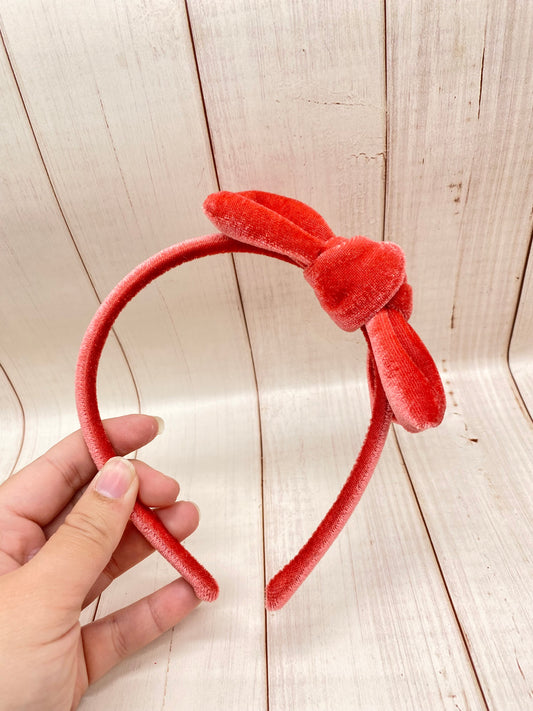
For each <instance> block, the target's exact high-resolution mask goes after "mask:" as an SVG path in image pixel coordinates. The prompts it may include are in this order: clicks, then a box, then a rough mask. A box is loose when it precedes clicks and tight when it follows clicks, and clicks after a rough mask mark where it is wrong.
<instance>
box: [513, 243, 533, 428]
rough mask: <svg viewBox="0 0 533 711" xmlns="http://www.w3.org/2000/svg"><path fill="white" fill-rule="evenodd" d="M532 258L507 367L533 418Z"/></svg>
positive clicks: (525, 273) (525, 278)
mask: <svg viewBox="0 0 533 711" xmlns="http://www.w3.org/2000/svg"><path fill="white" fill-rule="evenodd" d="M532 334H533V258H532V257H531V252H530V255H529V262H528V267H527V269H526V270H525V272H524V280H523V287H522V291H521V296H520V304H519V308H518V312H517V315H516V322H515V324H514V329H513V337H512V340H511V345H510V347H509V365H510V368H511V372H512V374H513V378H514V380H515V382H516V384H517V386H518V389H519V391H520V395H521V397H522V398H523V400H524V402H525V404H526V407H527V409H528V411H529V414H530V415H531V416H533V367H532V358H533V335H532Z"/></svg>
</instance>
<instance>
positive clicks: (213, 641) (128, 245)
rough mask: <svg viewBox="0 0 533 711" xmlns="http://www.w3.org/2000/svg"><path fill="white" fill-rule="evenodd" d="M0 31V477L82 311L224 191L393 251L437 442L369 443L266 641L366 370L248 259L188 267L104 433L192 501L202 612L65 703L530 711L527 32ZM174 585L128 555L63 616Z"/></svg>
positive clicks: (477, 4)
mask: <svg viewBox="0 0 533 711" xmlns="http://www.w3.org/2000/svg"><path fill="white" fill-rule="evenodd" d="M0 30H1V33H2V40H3V44H2V45H1V46H0V96H1V100H0V127H1V130H0V177H1V179H0V322H1V324H2V331H1V335H0V426H1V432H2V437H1V438H0V477H1V478H5V477H7V476H9V474H10V473H11V472H12V471H13V470H14V469H16V468H18V467H20V466H22V465H23V464H25V463H26V462H28V461H30V460H31V459H33V458H34V457H35V456H36V455H37V454H39V453H41V452H42V451H43V450H44V449H45V448H46V447H48V446H50V445H51V444H53V443H54V442H55V441H56V440H57V439H58V438H59V437H61V436H63V435H64V434H66V433H68V432H69V431H71V430H72V429H74V428H76V426H77V424H76V415H75V408H74V402H73V373H74V367H75V361H76V355H77V349H78V347H79V342H80V340H81V337H82V335H83V332H84V330H85V327H86V325H87V323H88V321H89V320H90V318H91V316H92V314H93V313H94V310H95V309H96V307H97V304H98V301H99V300H100V299H102V298H103V297H104V296H105V295H106V294H107V293H108V291H109V290H110V289H111V288H112V287H113V286H114V284H115V283H116V282H117V281H118V280H119V279H120V278H121V277H122V276H123V275H124V274H125V273H126V272H127V271H129V270H130V269H131V268H132V267H133V266H135V265H136V264H137V263H138V262H140V261H142V260H143V259H144V258H146V257H147V256H149V255H151V254H152V253H154V252H155V251H157V250H158V249H160V248H162V247H164V246H166V245H168V244H172V243H174V242H176V241H181V240H184V239H187V238H189V237H192V236H195V235H199V234H204V233H206V232H210V231H212V228H211V227H210V225H209V223H208V221H207V220H206V219H205V218H204V217H203V215H202V212H201V203H202V201H203V199H204V198H205V196H206V195H207V194H209V193H210V192H213V191H216V190H217V189H219V188H222V189H229V190H241V189H250V188H256V189H262V190H270V191H273V192H278V193H281V194H287V195H291V196H293V197H296V198H298V199H300V200H304V201H307V202H309V204H311V205H312V206H313V207H315V208H316V209H317V210H319V211H320V212H321V213H322V214H323V215H324V217H325V218H326V219H327V220H328V222H329V223H330V224H331V226H332V228H333V229H334V230H335V231H336V232H337V233H338V234H341V235H344V236H351V235H353V234H366V235H367V236H369V237H372V238H373V239H378V240H379V239H390V240H393V241H396V242H398V243H399V244H401V246H402V247H403V248H404V250H405V252H406V255H407V265H408V275H409V281H410V283H411V284H412V285H413V287H414V292H415V312H414V315H413V319H412V321H413V325H414V326H415V328H416V329H417V330H418V331H419V332H420V333H421V335H422V337H423V339H424V340H425V342H426V343H427V344H428V346H429V347H430V349H431V351H432V353H433V354H434V356H435V359H436V361H437V363H438V365H439V367H440V369H441V373H442V376H443V379H444V380H445V383H446V390H447V394H448V411H447V415H446V418H445V420H444V422H443V424H442V425H441V427H439V428H438V429H437V430H435V431H431V432H427V433H423V434H420V435H416V436H413V435H409V434H407V433H404V432H401V431H395V434H394V435H392V434H391V436H390V438H389V441H388V443H387V446H386V448H385V452H384V454H383V457H382V459H381V462H380V464H379V466H378V469H377V471H376V474H375V476H374V479H373V481H372V482H371V484H370V486H369V488H368V491H367V492H366V494H365V496H364V498H363V500H362V502H361V504H360V506H359V507H358V509H357V511H356V513H355V514H354V516H353V520H352V521H350V523H349V525H348V526H347V527H346V530H345V531H344V532H343V533H342V535H341V536H340V537H339V539H338V540H337V541H336V543H335V544H334V546H333V547H332V549H331V550H330V551H329V553H328V555H327V556H326V557H325V558H324V560H323V561H322V562H321V563H320V565H319V567H318V569H317V570H316V571H315V572H314V573H313V575H312V576H311V577H310V578H309V580H308V581H307V582H306V583H305V585H304V586H303V588H302V589H301V590H300V591H299V592H298V593H297V595H296V596H295V597H294V599H293V600H292V601H291V602H290V603H289V604H288V605H287V606H286V607H285V608H284V609H283V610H282V611H280V612H276V613H269V614H267V615H265V613H264V609H263V587H264V582H265V580H264V577H265V574H266V576H267V577H268V578H269V577H270V576H271V575H272V574H273V573H274V572H275V571H276V570H278V569H279V568H280V567H281V566H282V565H283V564H284V563H285V562H287V561H288V560H289V559H290V557H291V556H292V555H293V554H294V553H295V552H296V551H297V549H298V548H299V547H300V545H301V544H302V543H303V542H304V541H305V540H306V538H307V537H308V536H309V535H310V533H311V532H312V531H313V530H314V528H315V526H316V524H317V522H318V521H319V520H320V518H321V517H322V516H323V514H324V512H325V511H326V510H327V508H328V507H329V505H330V503H331V502H332V501H333V499H334V498H335V496H336V493H337V492H338V490H339V488H340V486H341V484H342V482H343V481H344V479H345V477H346V476H347V473H348V471H349V469H350V468H351V466H352V464H353V460H354V458H355V455H356V453H357V451H358V448H359V446H360V443H361V441H362V438H363V437H364V433H365V430H366V427H367V422H368V416H369V409H368V396H367V394H366V385H365V383H364V376H365V367H364V359H365V348H364V343H363V341H362V338H361V337H360V335H354V334H346V333H343V332H341V331H340V330H339V329H337V328H336V327H335V326H334V324H333V323H332V322H331V321H330V320H329V319H328V317H327V316H326V315H325V314H324V313H323V312H322V311H321V310H320V308H319V307H318V304H317V302H316V299H315V297H314V296H313V294H312V293H311V292H310V290H309V288H308V286H307V285H306V284H305V282H304V280H303V279H302V278H301V275H300V274H299V273H298V272H296V271H295V270H294V268H292V267H290V266H289V265H286V264H281V263H276V262H274V260H266V259H264V258H260V257H250V256H243V255H241V256H238V257H235V258H232V257H214V258H210V259H208V260H203V262H202V263H198V264H190V265H186V266H184V267H182V268H180V269H179V270H177V271H174V272H173V273H170V274H168V275H166V276H165V277H163V278H162V279H160V280H158V282H157V283H156V284H154V285H152V286H151V287H150V288H149V289H148V290H147V292H146V294H142V295H140V296H139V297H138V298H137V299H136V300H135V302H134V303H132V304H131V305H130V306H129V307H128V309H127V310H126V311H125V312H124V314H123V315H121V317H120V319H119V322H118V323H117V327H116V329H115V333H114V334H113V337H112V339H111V340H110V343H109V345H108V346H107V347H106V351H105V355H104V359H103V365H102V368H101V377H100V381H99V392H100V399H101V402H102V404H103V407H102V410H103V412H104V413H105V414H106V415H108V414H118V413H125V412H130V411H138V410H139V409H140V410H142V411H145V412H151V413H153V414H159V415H161V416H163V417H164V418H165V420H166V422H167V429H166V432H165V434H164V436H163V437H162V438H160V439H159V441H158V442H157V443H154V444H152V445H150V446H149V447H147V448H146V449H145V451H143V452H141V453H140V455H139V456H141V457H142V458H143V459H146V460H147V461H149V462H150V463H151V464H152V465H154V466H156V467H158V468H160V469H162V470H164V471H165V472H167V473H168V474H171V475H173V476H176V478H177V479H178V480H179V481H180V483H181V486H182V492H183V495H184V496H185V497H186V498H190V499H192V500H194V501H196V502H197V503H198V504H199V505H200V508H201V510H202V522H201V525H200V528H199V529H198V531H197V532H196V533H195V534H194V535H193V536H192V537H191V541H190V548H191V550H193V551H194V553H195V554H196V555H198V557H199V559H200V560H201V561H202V562H203V563H205V564H206V565H207V566H208V567H209V569H210V570H211V571H213V573H214V574H215V575H216V577H217V579H218V580H219V582H220V584H221V596H220V599H219V600H218V601H217V602H216V603H214V604H213V605H207V604H204V605H202V606H201V607H200V608H199V609H198V610H197V611H196V612H195V613H194V614H193V615H191V617H190V618H189V619H187V620H186V621H184V622H183V623H182V624H181V625H179V626H178V627H176V628H175V629H174V630H173V631H171V632H169V633H168V634H166V635H164V636H163V637H162V638H161V639H160V640H158V641H157V642H155V643H153V644H152V645H150V646H149V647H148V648H147V649H145V650H143V651H142V652H140V653H139V654H137V655H135V657H134V658H132V659H131V660H128V661H127V662H125V663H124V664H122V665H121V666H120V667H119V668H117V669H116V670H115V671H114V672H112V673H111V674H110V675H109V676H108V677H106V678H105V679H103V680H102V681H101V682H99V683H98V684H97V685H95V686H94V687H93V688H92V689H91V690H90V691H89V692H88V694H87V696H86V697H85V699H84V700H83V702H82V705H81V708H83V709H86V710H89V709H100V708H113V709H122V708H124V709H126V708H127V709H129V710H130V711H132V710H135V709H139V711H140V710H141V709H143V710H144V709H146V708H158V707H160V708H170V707H174V706H176V705H178V704H179V705H180V706H181V707H183V708H190V709H204V708H207V709H220V708H231V709H238V710H241V709H243V710H244V709H250V708H252V709H270V710H272V711H285V709H287V708H294V709H295V710H296V711H304V710H305V711H307V710H309V711H311V710H315V709H316V710H320V711H323V710H326V709H332V710H333V709H335V710H336V711H337V710H338V709H362V710H363V709H364V710H365V711H367V710H374V709H391V708H394V709H405V710H406V711H407V710H411V709H450V710H451V709H462V710H463V711H464V710H466V709H491V710H493V709H494V710H499V711H500V710H501V711H507V710H508V709H509V710H511V711H512V710H514V709H516V710H520V711H522V710H523V709H527V708H533V691H532V689H533V645H532V644H531V639H532V637H533V634H532V633H533V629H532V628H533V623H532V617H533V594H532V592H531V590H532V589H533V570H532V561H531V547H532V546H531V544H532V542H533V536H532V522H533V501H532V499H533V497H532V487H531V471H532V468H533V466H532V465H533V432H532V422H531V417H530V414H529V413H531V412H533V368H532V367H531V363H532V356H533V342H532V337H531V326H532V324H533V287H532V284H533V266H532V265H531V264H530V265H529V267H527V263H528V255H529V251H530V244H531V230H532V226H533V209H532V205H533V161H532V149H533V126H532V115H533V113H532V109H533V80H532V77H531V70H530V67H531V66H533V56H532V53H533V50H532V45H531V36H532V33H533V6H532V5H530V4H529V3H516V2H514V1H513V0H509V1H508V2H505V1H502V2H499V3H492V2H490V0H471V1H469V2H465V3H446V2H444V1H440V2H433V3H430V2H427V1H424V0H415V1H413V2H410V3H407V2H404V1H403V0H382V1H380V2H374V3H368V2H364V0H357V1H356V2H352V1H351V0H339V1H338V2H332V1H331V2H319V0H307V1H304V0H295V1H294V2H291V3H284V2H281V1H279V2H275V1H273V0H270V1H267V0H257V2H249V1H245V0H225V2H219V3H213V2H210V1H209V0H188V2H187V3H185V2H177V1H176V0H115V2H113V3H109V2H107V0H92V2H90V3H81V2H64V1H61V0H47V1H46V2H44V0H3V2H1V3H0ZM530 261H531V260H530ZM263 551H264V560H263ZM172 577H173V571H172V570H171V569H170V567H169V566H168V565H167V564H166V563H165V562H164V561H163V560H162V559H161V557H160V556H152V557H151V559H149V560H147V561H146V562H145V563H143V564H142V565H141V566H138V568H137V569H135V570H134V571H130V572H129V573H128V574H126V575H125V576H123V579H122V580H121V581H119V582H117V583H116V584H115V585H114V586H112V588H111V589H110V590H108V591H107V592H106V593H105V594H104V595H102V597H101V599H100V601H99V603H98V605H97V606H93V607H92V608H91V609H90V610H89V611H88V612H86V614H85V618H84V619H88V618H89V617H90V616H91V615H96V616H101V615H105V614H107V613H108V612H109V611H110V610H112V609H116V608H117V607H120V606H122V605H124V604H127V603H128V602H131V601H132V600H134V599H136V598H138V597H140V596H142V595H144V594H146V593H148V592H150V591H151V590H153V589H155V588H156V587H158V586H160V585H162V584H164V583H165V582H167V581H169V580H170V579H172Z"/></svg>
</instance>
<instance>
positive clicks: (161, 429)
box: [154, 415, 165, 435]
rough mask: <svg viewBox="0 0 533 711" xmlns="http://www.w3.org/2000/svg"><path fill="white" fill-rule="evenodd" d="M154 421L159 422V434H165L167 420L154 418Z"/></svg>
mask: <svg viewBox="0 0 533 711" xmlns="http://www.w3.org/2000/svg"><path fill="white" fill-rule="evenodd" d="M154 420H155V421H156V422H157V434H158V435H160V434H163V432H164V431H165V420H164V419H163V418H162V417H157V415H155V416H154Z"/></svg>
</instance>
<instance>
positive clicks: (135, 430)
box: [0, 415, 162, 526]
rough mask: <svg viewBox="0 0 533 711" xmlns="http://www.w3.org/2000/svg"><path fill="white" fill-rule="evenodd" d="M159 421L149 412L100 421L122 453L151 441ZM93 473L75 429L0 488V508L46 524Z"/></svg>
mask: <svg viewBox="0 0 533 711" xmlns="http://www.w3.org/2000/svg"><path fill="white" fill-rule="evenodd" d="M160 423H162V420H159V419H158V418H155V417H151V416H150V415H124V416H122V417H114V418H112V419H109V420H104V423H103V424H104V428H105V431H106V434H107V436H108V437H109V440H110V442H111V444H112V445H113V448H114V449H115V451H116V453H117V454H118V455H120V456H123V455H125V454H129V453H130V452H133V451H135V450H136V449H138V448H139V447H142V446H144V445H145V444H148V443H149V442H151V441H152V440H153V439H154V437H155V436H156V435H157V434H158V433H159V431H160ZM95 474H96V466H95V464H94V462H93V460H92V459H91V455H90V454H89V451H88V449H87V446H86V444H85V442H84V440H83V436H82V434H81V431H80V430H78V431H77V432H74V433H73V434H71V435H69V436H68V437H65V439H63V440H61V442H58V444H56V445H55V446H54V447H52V448H51V449H49V450H48V451H47V452H46V453H45V454H43V455H42V456H40V457H39V458H38V459H36V460H35V461H34V462H32V463H31V464H28V466H26V467H24V469H21V470H20V471H19V472H17V473H16V474H14V475H13V476H12V477H10V478H9V479H8V480H7V481H6V482H5V483H4V484H3V485H2V486H1V487H0V509H1V508H5V509H7V510H8V511H10V512H11V513H14V514H15V515H17V516H22V517H23V518H27V519H30V520H32V521H34V522H35V523H37V524H38V525H39V526H46V525H47V524H48V523H49V522H50V521H51V520H52V519H53V518H54V517H55V516H57V514H58V513H59V512H60V511H62V509H63V508H64V507H65V506H66V505H67V504H68V503H69V501H70V500H71V499H72V497H73V496H74V495H75V494H76V493H77V492H78V491H79V490H80V489H81V488H82V487H83V486H85V484H87V482H88V481H90V480H91V479H92V477H93V476H94V475H95Z"/></svg>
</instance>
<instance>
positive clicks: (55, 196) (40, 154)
mask: <svg viewBox="0 0 533 711" xmlns="http://www.w3.org/2000/svg"><path fill="white" fill-rule="evenodd" d="M0 39H1V41H2V45H3V47H4V51H5V53H6V57H7V61H8V64H9V68H10V69H11V73H12V75H13V80H14V82H15V86H16V88H17V92H18V95H19V97H20V101H21V103H22V108H23V110H24V114H25V115H26V120H27V121H28V126H29V129H30V131H31V134H32V136H33V140H34V143H35V148H36V150H37V153H38V155H39V159H40V161H41V164H42V166H43V170H44V172H45V175H46V179H47V180H48V183H49V185H50V190H51V191H52V195H53V197H54V200H55V202H56V205H57V209H58V210H59V214H60V215H61V219H62V220H63V223H64V225H65V229H66V230H67V233H68V235H69V237H70V240H71V242H72V245H73V247H74V249H75V251H76V254H77V255H78V259H79V260H80V264H81V266H82V269H83V271H84V272H85V274H86V276H87V279H88V281H89V284H90V286H91V288H92V290H93V292H94V295H95V296H96V299H97V301H98V303H99V304H100V303H101V301H102V299H101V298H100V295H99V294H98V291H97V289H96V286H95V284H94V282H93V280H92V277H91V274H90V272H89V270H88V268H87V266H86V264H85V262H84V260H83V257H82V255H81V252H80V249H79V247H78V245H77V243H76V240H75V238H74V234H73V232H72V229H71V227H70V225H69V223H68V221H67V218H66V215H65V212H64V211H63V207H62V205H61V202H60V200H59V196H58V194H57V192H56V189H55V186H54V183H53V181H52V176H51V174H50V171H49V170H48V166H47V165H46V161H45V159H44V156H43V153H42V151H41V146H40V145H39V141H38V140H37V135H36V133H35V130H34V128H33V123H32V121H31V118H30V114H29V112H28V107H27V105H26V101H25V100H24V96H23V94H22V89H21V87H20V83H19V80H18V77H17V75H16V72H15V68H14V66H13V62H12V61H11V57H10V55H9V52H8V49H7V44H6V41H5V38H4V34H3V32H2V29H1V27H0ZM112 333H113V335H114V337H115V338H116V340H117V344H118V347H119V349H120V352H121V353H122V356H123V357H124V361H125V363H126V368H127V370H128V372H129V374H130V376H131V379H132V382H133V388H134V392H135V398H136V400H137V409H138V411H139V412H140V409H141V398H140V394H139V389H138V387H137V382H136V380H135V377H134V375H133V370H132V368H131V365H130V362H129V360H128V358H127V356H126V352H125V350H124V347H123V345H122V343H121V341H120V338H119V337H118V335H117V333H116V331H115V329H112Z"/></svg>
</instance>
